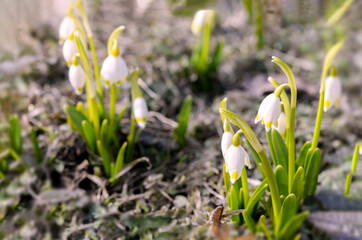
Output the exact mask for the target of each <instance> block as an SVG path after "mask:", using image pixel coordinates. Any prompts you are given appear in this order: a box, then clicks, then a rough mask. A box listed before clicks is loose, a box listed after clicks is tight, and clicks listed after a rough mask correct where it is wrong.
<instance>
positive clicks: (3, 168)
mask: <svg viewBox="0 0 362 240" xmlns="http://www.w3.org/2000/svg"><path fill="white" fill-rule="evenodd" d="M8 170H9V167H8V163H7V161H6V160H5V159H0V179H2V178H4V177H5V175H6V173H7V172H8Z"/></svg>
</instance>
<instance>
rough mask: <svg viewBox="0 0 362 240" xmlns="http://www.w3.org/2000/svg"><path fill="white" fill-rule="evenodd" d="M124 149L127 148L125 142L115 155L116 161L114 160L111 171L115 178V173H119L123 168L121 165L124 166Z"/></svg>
mask: <svg viewBox="0 0 362 240" xmlns="http://www.w3.org/2000/svg"><path fill="white" fill-rule="evenodd" d="M126 147H127V142H124V143H123V145H122V147H121V148H120V149H119V151H118V154H117V159H116V164H115V167H114V170H113V174H112V175H113V176H112V177H115V176H116V175H117V173H118V172H119V171H121V169H122V168H123V164H124V154H125V152H126Z"/></svg>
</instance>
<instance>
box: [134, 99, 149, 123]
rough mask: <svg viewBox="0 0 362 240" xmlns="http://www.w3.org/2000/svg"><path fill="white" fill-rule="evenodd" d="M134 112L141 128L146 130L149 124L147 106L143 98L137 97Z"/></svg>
mask: <svg viewBox="0 0 362 240" xmlns="http://www.w3.org/2000/svg"><path fill="white" fill-rule="evenodd" d="M133 112H134V116H135V118H136V122H137V124H138V126H139V127H140V128H145V126H146V122H147V114H148V109H147V104H146V101H145V99H144V98H143V97H137V98H135V99H134V101H133Z"/></svg>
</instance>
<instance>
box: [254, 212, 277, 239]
mask: <svg viewBox="0 0 362 240" xmlns="http://www.w3.org/2000/svg"><path fill="white" fill-rule="evenodd" d="M257 229H258V230H257V232H259V231H260V232H264V233H265V235H266V237H267V239H268V240H272V239H273V238H272V237H271V233H270V230H269V229H268V227H267V226H266V217H265V216H264V215H261V216H260V218H259V221H258V224H257Z"/></svg>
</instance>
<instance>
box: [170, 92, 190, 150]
mask: <svg viewBox="0 0 362 240" xmlns="http://www.w3.org/2000/svg"><path fill="white" fill-rule="evenodd" d="M191 110H192V97H191V96H187V97H186V99H185V101H184V102H183V104H182V107H181V110H180V114H179V117H178V126H177V128H175V129H174V131H173V135H174V138H175V139H176V141H177V142H178V143H179V145H180V147H181V148H183V147H184V145H185V140H186V136H187V126H188V122H189V117H190V113H191Z"/></svg>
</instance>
